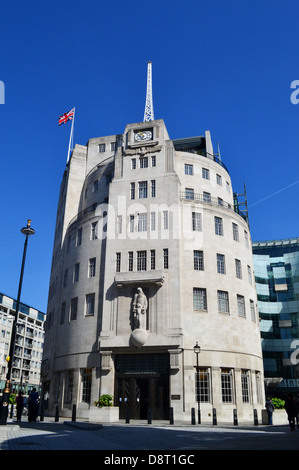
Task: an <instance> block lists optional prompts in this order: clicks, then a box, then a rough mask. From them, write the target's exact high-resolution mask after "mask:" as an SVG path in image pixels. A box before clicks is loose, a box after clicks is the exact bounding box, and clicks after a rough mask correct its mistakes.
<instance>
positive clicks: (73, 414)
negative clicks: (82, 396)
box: [72, 404, 77, 421]
mask: <svg viewBox="0 0 299 470" xmlns="http://www.w3.org/2000/svg"><path fill="white" fill-rule="evenodd" d="M76 415H77V409H76V405H75V404H74V405H73V409H72V421H76Z"/></svg>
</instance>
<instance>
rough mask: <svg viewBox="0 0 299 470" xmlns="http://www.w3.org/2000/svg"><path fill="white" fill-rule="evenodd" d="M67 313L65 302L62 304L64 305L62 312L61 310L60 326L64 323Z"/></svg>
mask: <svg viewBox="0 0 299 470" xmlns="http://www.w3.org/2000/svg"><path fill="white" fill-rule="evenodd" d="M65 312H66V303H65V302H62V304H61V310H60V324H61V325H62V324H63V323H64V319H65Z"/></svg>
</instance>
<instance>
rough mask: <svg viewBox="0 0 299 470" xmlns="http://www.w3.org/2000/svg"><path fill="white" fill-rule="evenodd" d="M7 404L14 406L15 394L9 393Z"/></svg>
mask: <svg viewBox="0 0 299 470" xmlns="http://www.w3.org/2000/svg"><path fill="white" fill-rule="evenodd" d="M9 403H10V404H11V405H15V404H16V394H15V393H11V394H10V395H9Z"/></svg>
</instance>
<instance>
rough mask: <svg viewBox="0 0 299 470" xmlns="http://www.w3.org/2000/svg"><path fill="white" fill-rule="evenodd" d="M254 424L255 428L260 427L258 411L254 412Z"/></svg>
mask: <svg viewBox="0 0 299 470" xmlns="http://www.w3.org/2000/svg"><path fill="white" fill-rule="evenodd" d="M253 422H254V425H255V426H258V424H259V421H258V417H257V410H256V409H254V410H253Z"/></svg>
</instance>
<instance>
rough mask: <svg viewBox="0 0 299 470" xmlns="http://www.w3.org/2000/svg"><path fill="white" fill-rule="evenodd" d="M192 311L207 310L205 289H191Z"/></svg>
mask: <svg viewBox="0 0 299 470" xmlns="http://www.w3.org/2000/svg"><path fill="white" fill-rule="evenodd" d="M193 310H207V291H206V289H199V288H197V287H195V288H194V289H193Z"/></svg>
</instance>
